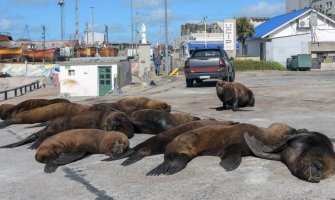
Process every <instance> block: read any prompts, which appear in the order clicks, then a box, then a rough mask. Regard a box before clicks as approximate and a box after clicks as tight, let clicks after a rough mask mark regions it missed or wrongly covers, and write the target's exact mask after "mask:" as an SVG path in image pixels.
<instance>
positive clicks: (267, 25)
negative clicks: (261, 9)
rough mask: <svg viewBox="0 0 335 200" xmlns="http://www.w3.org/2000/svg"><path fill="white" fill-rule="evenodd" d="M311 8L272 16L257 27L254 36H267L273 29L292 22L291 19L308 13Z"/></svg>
mask: <svg viewBox="0 0 335 200" xmlns="http://www.w3.org/2000/svg"><path fill="white" fill-rule="evenodd" d="M309 10H310V9H309V8H305V9H302V10H298V11H295V12H291V13H287V14H284V15H278V16H275V17H272V18H271V19H269V20H268V21H266V22H264V23H262V24H261V25H259V26H257V27H256V28H255V34H254V35H253V38H262V37H265V36H266V35H267V34H269V33H270V32H272V31H273V30H275V29H277V28H279V27H281V26H282V25H284V24H286V23H288V22H290V21H291V20H293V19H295V18H297V17H299V16H300V15H302V14H304V13H306V12H307V11H309Z"/></svg>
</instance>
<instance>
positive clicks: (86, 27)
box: [85, 22, 88, 46]
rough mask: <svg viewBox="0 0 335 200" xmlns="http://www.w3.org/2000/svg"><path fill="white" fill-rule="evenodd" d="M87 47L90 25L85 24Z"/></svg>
mask: <svg viewBox="0 0 335 200" xmlns="http://www.w3.org/2000/svg"><path fill="white" fill-rule="evenodd" d="M85 36H86V46H88V23H87V22H86V24H85Z"/></svg>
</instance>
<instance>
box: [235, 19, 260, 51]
mask: <svg viewBox="0 0 335 200" xmlns="http://www.w3.org/2000/svg"><path fill="white" fill-rule="evenodd" d="M254 33H255V28H254V25H253V24H251V23H250V21H249V19H248V18H247V17H241V18H237V19H236V35H237V40H238V41H239V42H240V43H242V55H244V54H245V41H246V40H247V39H248V38H249V37H252V36H253V34H254Z"/></svg>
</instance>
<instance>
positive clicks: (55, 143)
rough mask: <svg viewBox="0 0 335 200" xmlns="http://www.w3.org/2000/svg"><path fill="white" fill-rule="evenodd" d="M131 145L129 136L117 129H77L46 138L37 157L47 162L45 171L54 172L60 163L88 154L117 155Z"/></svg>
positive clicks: (40, 160) (66, 162) (42, 161)
mask: <svg viewBox="0 0 335 200" xmlns="http://www.w3.org/2000/svg"><path fill="white" fill-rule="evenodd" d="M128 147H129V140H128V137H127V136H125V135H124V134H123V133H120V132H116V131H103V130H98V129H75V130H70V131H65V132H62V133H59V134H57V135H54V136H52V137H50V138H48V139H46V140H45V141H44V142H43V143H42V144H41V146H40V147H39V148H38V149H37V152H36V155H35V159H36V160H37V161H38V162H40V163H45V164H46V165H45V168H44V172H46V173H51V172H54V171H55V170H56V169H57V167H58V165H65V164H68V163H70V162H73V161H76V160H78V159H80V158H82V157H84V156H85V155H86V154H105V155H107V156H109V157H115V156H117V155H119V154H121V153H123V152H124V151H125V150H126V149H127V148H128Z"/></svg>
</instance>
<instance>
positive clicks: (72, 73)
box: [67, 69, 75, 76]
mask: <svg viewBox="0 0 335 200" xmlns="http://www.w3.org/2000/svg"><path fill="white" fill-rule="evenodd" d="M67 72H68V76H75V71H74V69H69V70H68V71H67Z"/></svg>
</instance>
